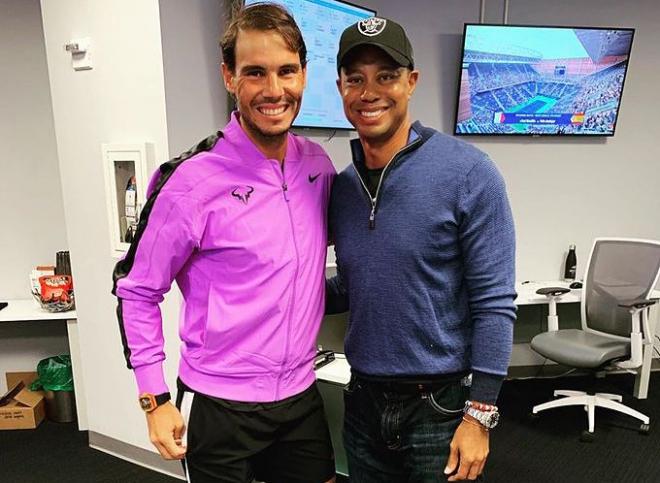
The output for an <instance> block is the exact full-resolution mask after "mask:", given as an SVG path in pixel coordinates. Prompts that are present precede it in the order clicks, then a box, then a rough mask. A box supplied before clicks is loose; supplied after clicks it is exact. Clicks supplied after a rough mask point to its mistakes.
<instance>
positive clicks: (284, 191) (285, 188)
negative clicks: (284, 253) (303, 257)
mask: <svg viewBox="0 0 660 483" xmlns="http://www.w3.org/2000/svg"><path fill="white" fill-rule="evenodd" d="M285 166H286V164H284V163H283V164H282V168H281V170H280V172H281V173H282V195H283V196H284V201H285V203H286V209H287V212H288V214H289V223H290V224H291V238H292V240H293V249H294V252H295V254H296V270H295V275H294V278H293V284H292V289H291V299H290V301H289V311H288V312H289V320H288V321H287V325H286V340H285V344H284V360H283V361H282V368H283V369H284V368H286V366H287V362H288V361H287V355H288V354H289V345H290V344H289V343H290V340H291V319H292V318H293V317H292V316H291V315H292V312H293V301H295V300H296V280H297V279H298V272H299V271H300V256H299V253H298V243H297V241H296V231H295V228H294V224H293V216H292V214H291V207H290V206H289V198H288V196H287V192H288V190H289V187H288V185H287V183H286V171H285ZM276 169H277V168H276ZM278 176H279V173H278ZM285 373H286V371H285ZM279 397H280V379H279V378H278V379H277V386H276V389H275V398H276V399H278V400H279Z"/></svg>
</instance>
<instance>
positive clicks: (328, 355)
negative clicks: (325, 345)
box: [314, 350, 335, 369]
mask: <svg viewBox="0 0 660 483" xmlns="http://www.w3.org/2000/svg"><path fill="white" fill-rule="evenodd" d="M334 360H335V352H334V351H331V350H320V351H318V352H317V353H316V356H314V369H319V368H320V367H323V366H325V365H326V364H329V363H331V362H332V361H334Z"/></svg>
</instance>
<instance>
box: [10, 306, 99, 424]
mask: <svg viewBox="0 0 660 483" xmlns="http://www.w3.org/2000/svg"><path fill="white" fill-rule="evenodd" d="M4 302H8V303H9V305H8V306H7V307H5V308H4V309H2V310H0V323H2V322H26V323H29V322H39V321H48V320H65V321H66V331H67V336H68V339H69V353H70V355H71V366H72V369H73V384H74V386H75V396H76V411H77V415H78V429H79V430H80V431H83V430H86V429H88V427H87V405H86V402H85V385H84V383H83V377H82V370H81V358H80V343H79V340H80V339H79V337H78V318H77V315H76V311H75V310H71V311H69V312H59V313H50V312H46V311H45V310H42V309H41V307H39V306H38V305H37V303H36V301H35V300H33V299H26V300H4ZM53 355H56V354H53Z"/></svg>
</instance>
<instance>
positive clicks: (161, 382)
mask: <svg viewBox="0 0 660 483" xmlns="http://www.w3.org/2000/svg"><path fill="white" fill-rule="evenodd" d="M133 371H134V373H135V380H136V381H137V387H138V391H139V394H143V393H145V392H147V393H151V394H163V393H164V392H169V389H168V387H167V384H165V376H164V375H163V363H162V361H159V362H155V363H153V364H147V365H144V366H140V367H136V368H135V369H134V370H133Z"/></svg>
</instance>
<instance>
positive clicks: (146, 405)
mask: <svg viewBox="0 0 660 483" xmlns="http://www.w3.org/2000/svg"><path fill="white" fill-rule="evenodd" d="M140 407H141V408H142V409H143V410H145V411H148V410H149V409H151V399H150V398H148V397H141V398H140Z"/></svg>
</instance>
